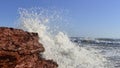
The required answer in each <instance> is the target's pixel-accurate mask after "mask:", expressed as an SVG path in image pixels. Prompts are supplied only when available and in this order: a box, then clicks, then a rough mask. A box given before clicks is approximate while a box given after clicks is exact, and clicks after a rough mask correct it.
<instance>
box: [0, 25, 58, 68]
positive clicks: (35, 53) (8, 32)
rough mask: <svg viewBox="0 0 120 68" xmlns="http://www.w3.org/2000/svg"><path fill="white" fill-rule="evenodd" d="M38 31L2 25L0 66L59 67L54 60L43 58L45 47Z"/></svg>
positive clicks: (8, 67) (4, 67) (0, 29)
mask: <svg viewBox="0 0 120 68" xmlns="http://www.w3.org/2000/svg"><path fill="white" fill-rule="evenodd" d="M38 39H39V37H38V34H37V33H29V32H26V31H23V30H21V29H14V28H8V27H0V68H57V67H58V65H57V63H56V62H54V61H52V60H45V59H44V58H42V56H41V55H42V54H40V53H41V52H44V51H45V49H44V47H43V45H42V44H41V43H39V42H38Z"/></svg>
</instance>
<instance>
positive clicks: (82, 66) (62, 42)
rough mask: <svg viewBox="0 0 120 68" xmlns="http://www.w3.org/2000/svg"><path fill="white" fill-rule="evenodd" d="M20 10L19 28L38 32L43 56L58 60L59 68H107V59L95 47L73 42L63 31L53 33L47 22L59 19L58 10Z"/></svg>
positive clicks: (50, 22)
mask: <svg viewBox="0 0 120 68" xmlns="http://www.w3.org/2000/svg"><path fill="white" fill-rule="evenodd" d="M19 12H20V17H19V28H21V29H23V30H26V31H29V32H37V33H38V34H39V37H40V40H39V41H40V43H42V44H43V46H44V47H45V52H44V53H43V57H44V58H49V59H53V60H54V61H56V62H57V63H58V65H59V68H107V67H106V66H105V62H106V59H105V58H104V57H103V56H102V55H101V54H99V53H98V52H97V51H96V50H95V49H93V48H90V47H89V50H88V49H87V48H85V47H80V46H78V45H76V44H74V43H72V42H71V41H70V39H69V37H68V36H67V35H66V34H65V33H63V32H61V31H57V33H56V34H53V33H55V32H54V30H53V29H51V28H52V26H49V25H47V24H48V23H49V24H52V23H53V21H54V20H57V21H59V18H60V15H59V14H57V12H56V11H54V10H52V11H50V10H47V9H41V8H35V9H34V8H32V9H20V11H19ZM59 22H60V21H59ZM57 26H59V25H57ZM55 29H56V28H55ZM52 30H53V33H51V31H52Z"/></svg>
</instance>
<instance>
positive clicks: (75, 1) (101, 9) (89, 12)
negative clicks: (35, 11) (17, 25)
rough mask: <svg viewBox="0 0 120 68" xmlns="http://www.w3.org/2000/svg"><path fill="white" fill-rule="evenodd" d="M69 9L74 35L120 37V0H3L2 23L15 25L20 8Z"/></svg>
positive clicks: (0, 23)
mask: <svg viewBox="0 0 120 68" xmlns="http://www.w3.org/2000/svg"><path fill="white" fill-rule="evenodd" d="M31 7H42V8H46V7H47V8H49V7H50V8H51V7H55V8H58V9H63V10H64V9H67V10H69V15H70V18H72V21H71V25H70V27H71V28H72V29H70V30H68V32H69V33H70V34H72V35H73V36H86V37H110V38H120V0H0V26H11V27H14V25H13V23H14V22H15V21H16V19H18V8H31Z"/></svg>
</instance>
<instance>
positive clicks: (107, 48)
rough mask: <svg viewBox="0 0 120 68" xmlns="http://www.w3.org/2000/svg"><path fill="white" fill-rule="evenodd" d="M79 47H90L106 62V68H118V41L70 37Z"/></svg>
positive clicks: (119, 42)
mask: <svg viewBox="0 0 120 68" xmlns="http://www.w3.org/2000/svg"><path fill="white" fill-rule="evenodd" d="M71 41H72V42H74V43H76V44H78V45H79V46H80V47H92V48H94V49H96V50H97V51H99V53H100V54H102V55H103V56H104V57H105V58H106V59H107V61H108V66H107V67H108V68H120V39H110V38H96V39H93V38H83V37H71Z"/></svg>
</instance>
